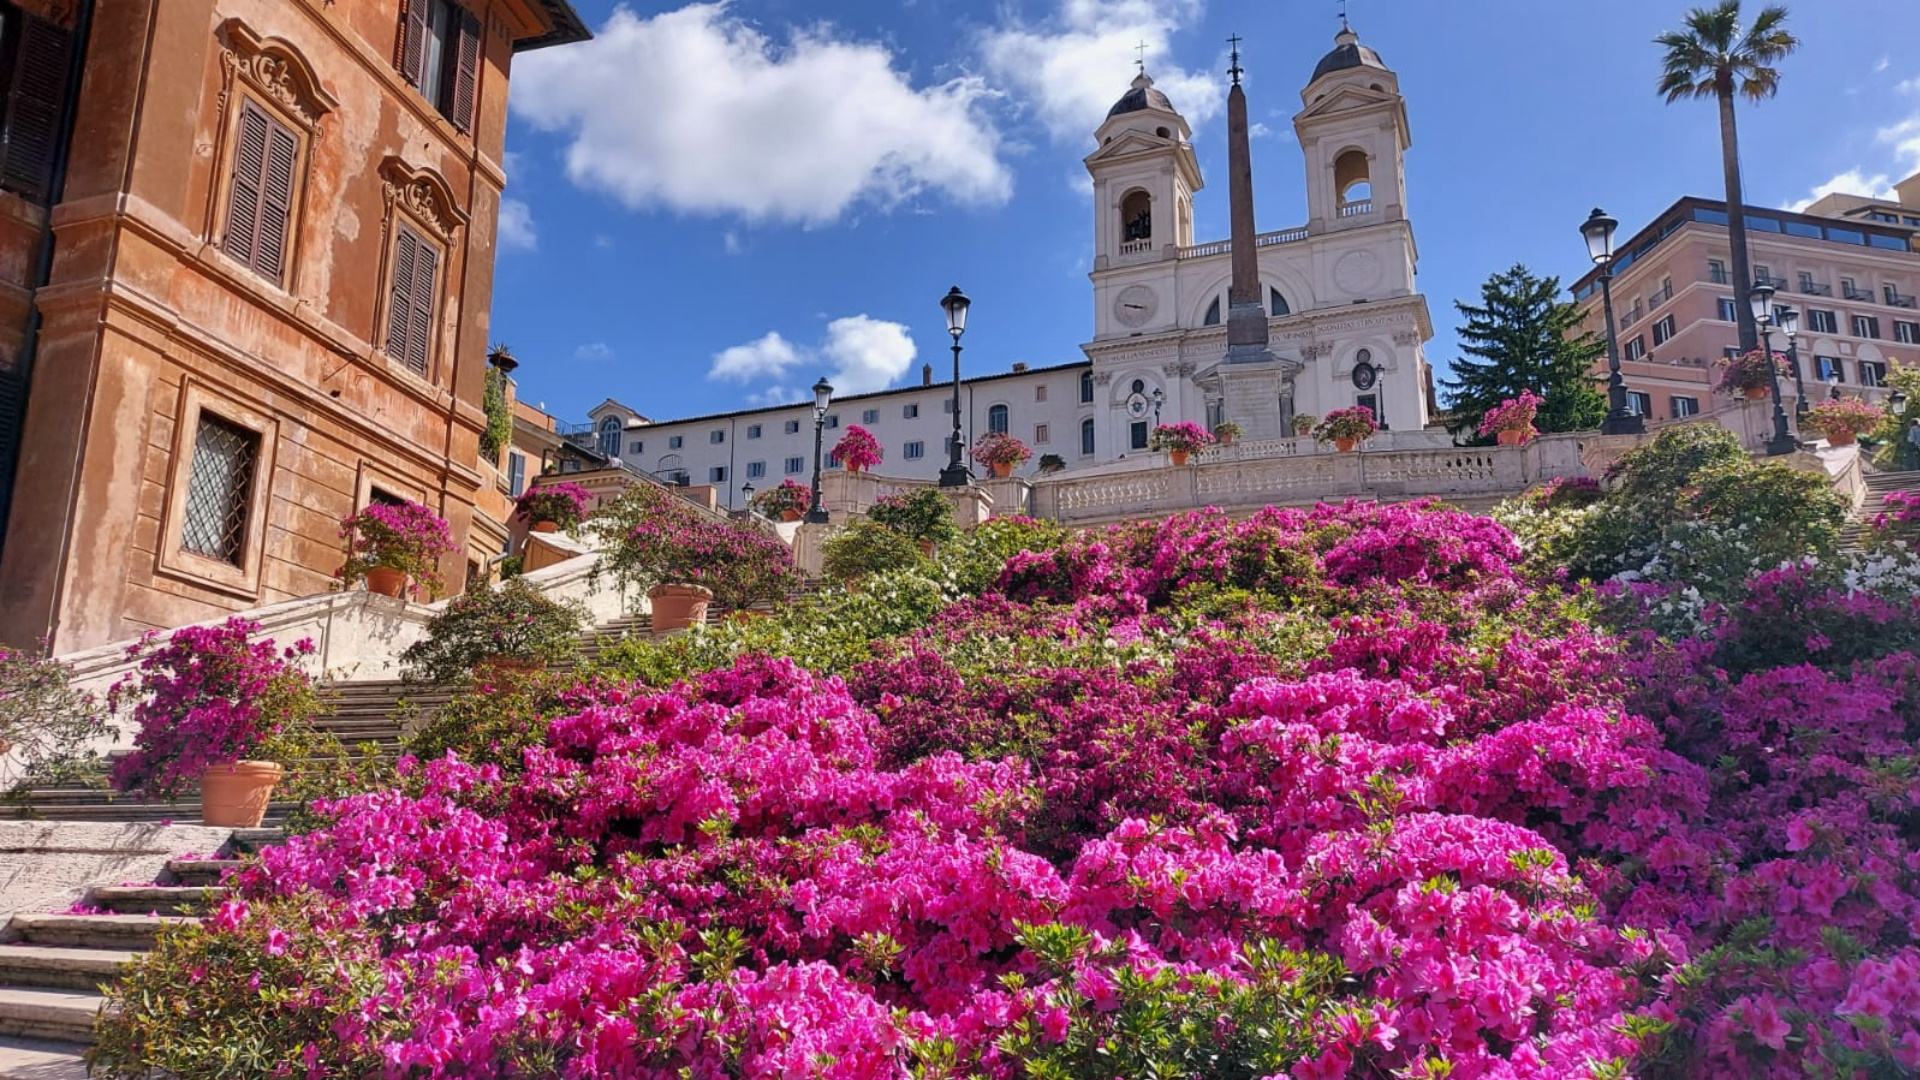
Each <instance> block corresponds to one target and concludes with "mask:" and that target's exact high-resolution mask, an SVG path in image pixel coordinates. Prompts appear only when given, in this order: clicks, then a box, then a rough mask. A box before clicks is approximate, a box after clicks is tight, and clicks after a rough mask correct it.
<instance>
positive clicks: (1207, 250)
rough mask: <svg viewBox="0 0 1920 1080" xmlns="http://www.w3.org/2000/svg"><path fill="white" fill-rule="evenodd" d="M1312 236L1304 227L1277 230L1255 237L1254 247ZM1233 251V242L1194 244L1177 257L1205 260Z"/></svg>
mask: <svg viewBox="0 0 1920 1080" xmlns="http://www.w3.org/2000/svg"><path fill="white" fill-rule="evenodd" d="M1312 235H1313V231H1312V230H1310V229H1308V228H1307V227H1306V226H1304V225H1302V226H1299V227H1298V228H1292V229H1275V230H1273V231H1272V232H1263V233H1261V234H1260V235H1259V236H1256V237H1254V238H1253V246H1254V247H1257V248H1263V247H1275V246H1277V245H1279V244H1297V243H1299V242H1300V241H1302V240H1305V239H1307V238H1308V237H1310V236H1312ZM1232 250H1233V241H1231V240H1215V241H1214V242H1213V243H1211V244H1194V245H1192V246H1191V247H1183V248H1179V249H1177V251H1176V255H1177V256H1178V257H1179V258H1182V259H1204V258H1207V257H1209V256H1212V255H1225V254H1226V253H1227V252H1229V251H1232Z"/></svg>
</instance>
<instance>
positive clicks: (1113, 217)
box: [589, 29, 1445, 504]
mask: <svg viewBox="0 0 1920 1080" xmlns="http://www.w3.org/2000/svg"><path fill="white" fill-rule="evenodd" d="M1236 67H1237V65H1236ZM1235 82H1236V85H1235V86H1234V88H1233V94H1234V95H1235V97H1236V98H1238V97H1240V95H1241V91H1240V88H1239V86H1238V85H1237V83H1238V77H1237V71H1236V76H1235ZM1301 97H1302V105H1303V107H1302V109H1301V111H1300V112H1299V113H1298V114H1297V115H1296V116H1295V117H1294V129H1295V131H1296V132H1297V134H1298V136H1299V144H1300V147H1301V149H1302V151H1303V153H1304V158H1305V168H1306V178H1307V185H1306V186H1307V196H1308V197H1307V202H1308V205H1307V218H1306V221H1305V223H1304V224H1298V225H1294V226H1292V227H1289V228H1284V229H1278V230H1269V231H1264V232H1262V231H1259V230H1258V229H1256V228H1255V227H1254V223H1253V208H1252V202H1253V198H1252V185H1251V179H1252V178H1251V169H1250V165H1249V164H1248V160H1247V145H1246V142H1247V131H1246V126H1245V106H1244V101H1242V102H1241V103H1240V105H1239V112H1238V114H1237V115H1238V118H1239V123H1238V126H1237V128H1235V129H1233V130H1230V132H1229V134H1230V143H1231V144H1232V146H1231V149H1232V158H1233V165H1232V166H1231V168H1232V169H1233V170H1234V171H1236V172H1240V173H1242V180H1243V183H1242V184H1240V185H1236V188H1237V189H1239V190H1240V191H1243V192H1244V193H1243V194H1240V196H1239V197H1238V198H1236V199H1235V200H1234V201H1235V208H1234V209H1235V212H1234V215H1233V217H1234V232H1235V234H1236V236H1241V235H1242V234H1244V238H1243V239H1241V240H1240V242H1239V243H1238V244H1237V245H1236V242H1235V240H1234V239H1228V240H1221V241H1215V242H1211V243H1196V242H1195V238H1194V235H1193V228H1194V226H1193V221H1194V212H1193V208H1194V199H1195V197H1196V196H1197V194H1198V193H1199V192H1200V191H1201V189H1202V187H1203V186H1204V185H1203V180H1202V177H1201V175H1200V169H1199V165H1198V163H1197V159H1196V157H1195V154H1194V151H1193V146H1192V143H1191V141H1190V140H1191V136H1192V131H1191V129H1190V127H1189V126H1188V124H1187V121H1186V119H1185V118H1184V117H1182V116H1181V115H1180V113H1179V111H1178V110H1177V108H1176V107H1175V104H1174V103H1173V102H1171V101H1170V100H1168V98H1167V96H1166V95H1165V94H1163V93H1161V92H1160V91H1159V90H1158V89H1156V88H1155V87H1154V85H1153V81H1152V79H1150V78H1148V77H1147V75H1146V74H1145V73H1144V72H1143V73H1142V74H1141V75H1140V76H1139V77H1138V78H1136V79H1135V80H1134V82H1133V85H1132V87H1131V88H1130V89H1129V90H1128V91H1127V92H1126V93H1125V95H1123V96H1122V97H1121V98H1120V100H1119V101H1118V102H1117V103H1116V104H1115V105H1114V106H1113V108H1112V110H1111V111H1110V112H1109V114H1108V116H1107V118H1106V120H1105V121H1104V122H1103V123H1102V124H1101V126H1100V128H1099V129H1098V131H1097V132H1096V133H1095V138H1096V140H1097V146H1096V148H1095V149H1094V150H1093V152H1092V153H1091V154H1089V155H1088V156H1087V157H1086V159H1085V165H1086V168H1087V171H1088V173H1089V174H1090V175H1091V177H1092V180H1093V187H1094V222H1093V225H1094V235H1095V243H1094V263H1093V268H1092V272H1091V275H1090V276H1091V279H1092V284H1093V301H1094V320H1093V336H1092V340H1091V341H1089V342H1088V343H1087V344H1086V345H1084V346H1082V349H1083V351H1084V352H1085V354H1086V358H1085V360H1084V361H1082V362H1080V363H1077V364H1064V365H1059V366H1052V367H1047V368H1041V369H1034V370H1031V371H1029V370H1026V368H1025V365H1016V366H1015V370H1013V371H1012V372H1004V373H999V374H994V375H986V376H980V377H976V378H969V379H966V380H963V388H964V392H963V394H962V418H961V419H962V430H963V436H964V438H965V439H966V440H967V441H969V442H971V441H972V440H973V439H974V438H976V437H977V436H978V435H979V434H981V433H983V432H985V431H988V430H1003V431H1010V432H1012V433H1013V434H1015V435H1017V436H1019V437H1020V438H1022V439H1023V440H1025V441H1026V442H1028V443H1029V444H1031V445H1032V446H1033V449H1034V457H1033V459H1031V460H1029V461H1028V463H1027V464H1026V466H1025V467H1024V469H1023V470H1022V471H1023V472H1025V473H1029V474H1031V473H1032V472H1033V471H1035V470H1036V469H1037V468H1038V466H1039V462H1040V459H1041V457H1042V455H1055V456H1058V457H1059V459H1060V464H1061V465H1063V466H1064V467H1065V468H1068V469H1081V468H1089V467H1097V466H1101V465H1105V464H1108V463H1111V462H1114V461H1117V460H1120V459H1122V458H1127V457H1129V456H1130V455H1131V456H1136V457H1137V456H1139V455H1140V454H1143V453H1144V452H1145V451H1146V447H1147V440H1148V436H1149V434H1150V432H1151V429H1152V427H1153V425H1154V424H1156V423H1175V422H1178V421H1183V420H1190V421H1194V422H1196V423H1201V424H1204V425H1206V426H1207V427H1209V428H1211V427H1213V426H1215V425H1217V424H1219V423H1221V422H1223V421H1228V420H1231V421H1234V422H1235V423H1238V424H1239V425H1240V426H1241V427H1242V429H1243V432H1244V435H1243V438H1245V439H1248V440H1255V441H1257V440H1263V439H1270V438H1278V437H1286V436H1291V435H1292V434H1293V418H1294V417H1295V416H1297V415H1313V416H1324V415H1325V414H1326V413H1328V412H1330V411H1332V410H1334V409H1340V408H1347V407H1351V406H1355V405H1365V406H1367V407H1369V408H1370V409H1372V410H1373V412H1374V414H1375V416H1376V417H1377V418H1379V419H1380V420H1381V421H1382V422H1383V426H1384V427H1385V429H1386V430H1385V432H1383V434H1382V436H1380V437H1377V440H1378V441H1379V442H1381V443H1388V444H1398V443H1399V442H1401V441H1407V442H1409V443H1416V444H1418V445H1422V446H1425V445H1430V444H1431V443H1432V441H1433V438H1434V437H1433V436H1432V434H1431V433H1427V432H1425V431H1424V430H1423V429H1425V428H1426V427H1427V425H1428V422H1429V419H1430V417H1431V415H1432V412H1433V405H1432V401H1433V392H1432V376H1431V373H1430V371H1429V369H1428V366H1427V360H1426V354H1425V343H1426V342H1427V341H1428V340H1429V339H1430V338H1431V337H1432V336H1433V330H1432V321H1431V318H1430V316H1429V314H1428V310H1427V304H1426V300H1425V298H1424V297H1423V296H1422V295H1421V294H1420V292H1419V290H1418V287H1417V285H1416V282H1415V269H1416V263H1417V259H1418V251H1417V248H1416V247H1415V244H1414V238H1413V226H1412V223H1411V222H1410V221H1409V220H1408V218H1407V212H1406V205H1407V199H1406V173H1405V160H1406V153H1407V150H1408V148H1409V147H1410V146H1411V135H1410V131H1409V127H1408V123H1407V110H1406V102H1405V100H1404V99H1403V98H1402V97H1401V95H1400V87H1399V80H1398V78H1397V76H1395V74H1394V73H1393V72H1392V71H1391V70H1389V69H1388V68H1387V67H1386V65H1385V64H1384V63H1383V62H1382V61H1381V59H1380V57H1379V55H1378V54H1377V53H1375V52H1374V51H1373V50H1372V49H1370V48H1367V47H1366V46H1364V45H1361V44H1360V42H1359V38H1358V35H1356V34H1355V33H1354V32H1353V31H1352V30H1350V29H1343V30H1342V31H1341V33H1340V35H1339V36H1338V37H1337V38H1336V39H1335V44H1334V48H1333V51H1331V52H1330V53H1328V54H1327V55H1326V57H1325V58H1324V59H1322V60H1321V62H1320V64H1319V65H1318V67H1317V68H1316V69H1315V71H1314V73H1313V76H1312V77H1311V79H1310V80H1309V81H1308V83H1307V86H1306V88H1305V90H1304V91H1303V92H1302V95H1301ZM1231 113H1232V106H1231V103H1230V114H1231ZM1230 128H1234V125H1233V120H1232V116H1231V115H1230ZM1236 246H1238V247H1240V248H1241V249H1242V251H1243V252H1251V253H1252V257H1251V259H1249V260H1247V262H1248V265H1247V267H1246V268H1244V269H1243V270H1242V273H1241V275H1240V276H1241V277H1242V278H1244V279H1246V280H1245V281H1243V282H1242V288H1240V289H1237V290H1236V289H1235V288H1234V278H1235V274H1234V262H1235V259H1234V248H1235V247H1236ZM1243 258H1244V256H1243ZM1255 276H1257V283H1256V282H1255V281H1253V278H1254V277H1255ZM1240 294H1245V295H1240ZM1236 297H1237V298H1238V299H1239V300H1240V301H1241V303H1240V304H1239V308H1240V311H1239V315H1240V321H1241V325H1242V333H1243V334H1244V333H1245V320H1246V319H1247V317H1248V316H1249V315H1252V314H1255V312H1254V311H1253V306H1254V305H1255V304H1257V307H1258V312H1257V314H1258V315H1259V316H1260V318H1259V319H1256V320H1255V321H1256V323H1258V322H1261V321H1262V320H1263V321H1264V329H1265V331H1266V333H1265V336H1264V337H1263V338H1262V339H1261V340H1262V342H1263V343H1264V344H1263V345H1262V346H1260V348H1264V350H1265V351H1264V352H1260V351H1259V349H1254V350H1252V351H1249V350H1247V349H1241V350H1239V351H1238V352H1235V353H1234V354H1233V356H1232V357H1230V356H1229V344H1230V343H1229V330H1230V327H1229V324H1230V323H1232V322H1234V321H1235V320H1234V318H1233V316H1234V313H1235V312H1234V308H1235V300H1236ZM1249 301H1251V303H1250V302H1249ZM1259 330H1260V327H1259V326H1255V327H1254V328H1253V334H1254V335H1256V336H1257V335H1258V333H1259ZM1055 384H1058V385H1055ZM950 393H951V384H950V383H939V384H936V383H932V382H931V379H930V373H929V375H928V376H927V377H926V378H925V379H923V382H922V384H921V385H916V386H911V387H907V388H903V389H897V390H887V391H881V392H879V393H873V394H863V395H860V396H859V397H858V399H857V401H856V400H855V399H847V401H846V402H845V407H844V408H843V407H838V406H837V407H836V408H834V409H833V410H832V420H833V421H835V422H853V421H852V419H851V417H852V416H854V415H857V416H859V417H860V419H861V420H862V421H866V422H867V423H866V426H869V427H871V428H873V430H874V434H875V435H876V436H877V437H878V438H879V439H880V440H881V442H882V445H883V449H884V451H885V454H886V464H885V465H883V466H882V467H881V471H882V472H884V473H888V474H892V475H902V476H906V475H914V474H916V473H918V472H922V471H924V472H925V473H926V474H927V475H928V476H931V475H933V474H934V473H937V472H938V470H939V468H940V467H941V466H942V465H943V464H944V463H945V462H946V457H947V455H946V444H947V439H948V433H949V430H950V425H951V422H952V421H951V416H952V413H951V405H950V401H949V398H948V395H950ZM589 415H590V417H591V418H592V421H593V424H594V428H595V431H596V432H599V433H600V434H599V435H598V436H597V444H598V445H599V446H600V447H601V448H602V449H603V451H615V454H614V456H619V457H621V458H622V459H623V460H624V461H625V462H626V463H627V464H628V465H630V466H632V467H634V468H636V469H638V470H639V471H642V472H647V473H651V474H653V475H655V476H657V477H659V478H661V479H663V480H666V481H668V482H686V483H694V484H700V483H712V484H714V485H715V486H716V487H720V488H722V490H723V491H724V492H725V494H723V495H722V498H721V501H722V502H723V503H728V504H736V503H737V501H738V498H739V496H738V494H737V489H738V487H739V485H740V484H741V483H743V482H751V483H753V484H754V485H755V487H756V488H758V487H762V486H765V484H767V483H769V482H771V483H778V482H779V481H780V480H781V479H785V478H792V479H800V480H802V481H804V480H805V478H806V474H808V473H810V472H811V468H812V456H811V455H812V439H813V431H812V427H813V424H812V417H811V409H810V407H808V406H804V405H791V406H778V407H773V408H766V409H750V410H742V411H739V412H730V413H723V414H716V415H710V416H702V417H691V418H687V419H683V420H671V421H661V422H654V421H650V420H647V419H646V418H645V417H643V416H642V415H641V414H640V413H639V412H638V411H636V410H634V409H632V408H629V407H627V406H625V405H622V404H621V403H619V402H616V401H612V400H609V401H607V402H605V403H603V404H602V405H600V406H599V407H597V408H596V409H594V410H593V411H592V412H591V413H590V414H589ZM843 416H845V417H847V419H846V420H845V421H843V420H842V418H843ZM873 418H878V420H879V423H878V426H875V424H874V423H873ZM834 426H837V423H836V424H835V425H834ZM723 428H724V429H725V432H726V433H725V434H721V431H722V429H723ZM740 433H750V434H749V435H748V437H747V438H745V439H739V438H738V435H739V434H740ZM836 437H837V434H836V432H835V431H828V432H827V438H826V442H827V445H828V446H831V445H832V443H833V441H834V439H835V438H836ZM1444 441H1445V440H1444V439H1442V442H1443V443H1444ZM745 443H750V444H752V445H751V446H746V445H743V444H745ZM1280 452H1293V450H1292V449H1291V448H1290V449H1288V450H1285V451H1280ZM743 455H744V456H743ZM796 463H798V464H799V465H800V467H799V468H798V469H797V471H796V468H795V466H796ZM828 467H832V466H831V464H830V463H829V466H828Z"/></svg>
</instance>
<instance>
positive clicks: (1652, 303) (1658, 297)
mask: <svg viewBox="0 0 1920 1080" xmlns="http://www.w3.org/2000/svg"><path fill="white" fill-rule="evenodd" d="M1671 299H1673V286H1672V285H1663V286H1661V288H1660V291H1659V292H1656V293H1654V294H1653V295H1652V296H1649V297H1647V306H1648V307H1650V308H1656V307H1659V306H1660V305H1661V304H1664V303H1666V302H1667V301H1669V300H1671Z"/></svg>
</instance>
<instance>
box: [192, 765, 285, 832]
mask: <svg viewBox="0 0 1920 1080" xmlns="http://www.w3.org/2000/svg"><path fill="white" fill-rule="evenodd" d="M285 773H286V770H285V769H282V768H281V767H280V765H279V763H278V762H273V761H234V762H229V763H228V764H225V765H213V766H209V767H208V769H207V771H206V772H203V773H201V774H200V823H201V824H203V825H218V826H221V827H223V828H228V829H256V828H259V827H260V822H261V820H262V819H264V818H265V817H266V816H267V801H268V800H269V799H271V798H273V788H274V785H275V784H278V783H279V782H280V777H281V776H283V775H284V774H285Z"/></svg>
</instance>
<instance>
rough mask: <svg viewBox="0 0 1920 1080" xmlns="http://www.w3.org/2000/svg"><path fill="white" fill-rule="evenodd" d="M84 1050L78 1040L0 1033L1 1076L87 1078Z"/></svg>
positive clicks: (8, 1079) (6, 1079)
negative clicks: (16, 1036)
mask: <svg viewBox="0 0 1920 1080" xmlns="http://www.w3.org/2000/svg"><path fill="white" fill-rule="evenodd" d="M86 1050H87V1048H86V1047H84V1046H82V1045H80V1044H79V1043H71V1042H61V1041H58V1040H50V1039H17V1038H12V1037H0V1080H88V1077H87V1061H86V1058H85V1057H84V1055H85V1053H86Z"/></svg>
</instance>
